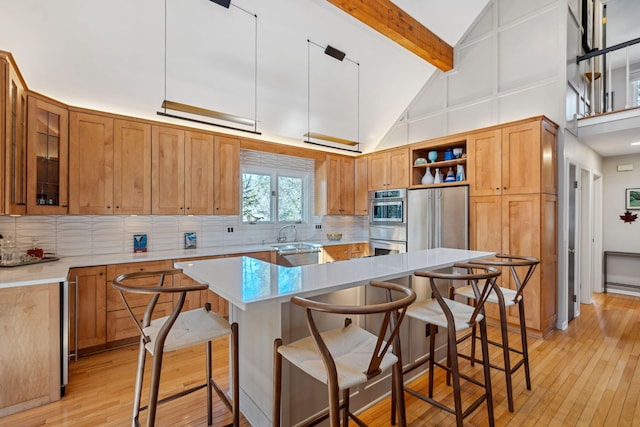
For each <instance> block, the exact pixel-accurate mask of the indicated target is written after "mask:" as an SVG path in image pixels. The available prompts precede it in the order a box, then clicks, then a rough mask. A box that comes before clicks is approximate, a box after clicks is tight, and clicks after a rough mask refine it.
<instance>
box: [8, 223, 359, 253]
mask: <svg viewBox="0 0 640 427" xmlns="http://www.w3.org/2000/svg"><path fill="white" fill-rule="evenodd" d="M318 224H320V225H321V226H322V228H321V229H319V230H317V229H316V225H318ZM295 226H296V233H297V239H298V240H299V241H303V240H322V239H324V238H325V237H326V236H325V235H326V233H329V232H340V233H342V234H343V236H344V237H343V238H344V239H345V240H362V241H366V240H368V239H369V237H368V236H369V234H368V218H367V217H366V216H324V217H313V218H312V220H311V221H310V222H309V223H306V224H296V225H295ZM279 228H280V226H279V225H274V224H253V225H251V224H243V223H241V217H240V216H236V215H230V216H221V215H216V216H179V215H176V216H171V215H142V216H124V215H122V216H120V215H118V216H116V215H114V216H109V215H91V216H80V215H61V216H20V217H11V216H0V234H2V235H3V236H4V237H5V238H9V236H11V237H12V238H14V239H15V241H16V243H17V246H18V247H20V248H24V249H25V250H26V249H27V248H29V247H30V246H31V245H32V244H33V240H34V239H36V240H37V241H38V246H39V247H42V248H43V249H44V251H45V252H50V253H55V254H56V255H57V256H80V255H100V254H112V253H122V252H125V253H127V252H133V235H134V234H140V233H146V234H147V240H148V242H147V248H148V250H149V251H160V250H179V249H182V248H183V247H184V233H186V232H196V233H197V245H198V247H200V248H204V247H225V246H236V245H251V244H262V243H271V242H275V241H276V239H277V234H278V230H279ZM229 229H233V232H228V230H229Z"/></svg>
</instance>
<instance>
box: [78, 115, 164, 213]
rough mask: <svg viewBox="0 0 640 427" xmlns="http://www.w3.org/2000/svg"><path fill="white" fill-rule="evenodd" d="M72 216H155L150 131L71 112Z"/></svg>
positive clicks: (135, 124)
mask: <svg viewBox="0 0 640 427" xmlns="http://www.w3.org/2000/svg"><path fill="white" fill-rule="evenodd" d="M69 147H70V148H69V165H70V170H69V213H71V214H84V215H106V214H140V215H142V214H149V213H151V172H150V171H151V167H150V166H151V159H150V156H151V126H149V125H147V124H144V123H140V122H134V121H126V120H119V119H115V120H114V119H113V118H111V117H108V116H103V115H97V114H87V113H81V112H75V111H72V112H71V113H70V129H69Z"/></svg>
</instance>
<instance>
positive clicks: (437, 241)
mask: <svg viewBox="0 0 640 427" xmlns="http://www.w3.org/2000/svg"><path fill="white" fill-rule="evenodd" d="M433 198H434V210H433V212H434V215H433V219H434V223H433V229H434V241H433V247H434V248H439V247H440V246H441V245H442V191H441V190H440V189H439V188H437V189H436V190H435V192H434V195H433Z"/></svg>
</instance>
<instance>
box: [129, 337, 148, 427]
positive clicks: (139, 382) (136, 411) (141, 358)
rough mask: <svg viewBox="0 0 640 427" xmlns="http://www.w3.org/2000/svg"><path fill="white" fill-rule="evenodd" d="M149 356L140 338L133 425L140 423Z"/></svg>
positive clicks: (133, 426) (134, 426)
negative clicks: (144, 378)
mask: <svg viewBox="0 0 640 427" xmlns="http://www.w3.org/2000/svg"><path fill="white" fill-rule="evenodd" d="M146 357H147V350H146V349H145V348H144V341H143V340H142V338H140V350H139V351H138V370H137V372H136V388H135V396H134V397H133V419H132V420H131V425H132V427H136V426H139V425H140V400H141V398H142V380H143V377H144V364H145V360H146Z"/></svg>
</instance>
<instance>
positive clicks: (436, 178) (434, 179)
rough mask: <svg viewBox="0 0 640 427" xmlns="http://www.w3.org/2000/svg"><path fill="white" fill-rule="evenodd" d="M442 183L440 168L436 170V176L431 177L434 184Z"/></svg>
mask: <svg viewBox="0 0 640 427" xmlns="http://www.w3.org/2000/svg"><path fill="white" fill-rule="evenodd" d="M441 182H442V177H441V176H440V168H436V175H435V176H434V177H433V183H434V184H440V183H441Z"/></svg>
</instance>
